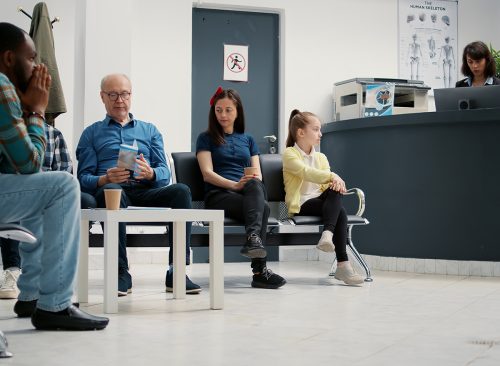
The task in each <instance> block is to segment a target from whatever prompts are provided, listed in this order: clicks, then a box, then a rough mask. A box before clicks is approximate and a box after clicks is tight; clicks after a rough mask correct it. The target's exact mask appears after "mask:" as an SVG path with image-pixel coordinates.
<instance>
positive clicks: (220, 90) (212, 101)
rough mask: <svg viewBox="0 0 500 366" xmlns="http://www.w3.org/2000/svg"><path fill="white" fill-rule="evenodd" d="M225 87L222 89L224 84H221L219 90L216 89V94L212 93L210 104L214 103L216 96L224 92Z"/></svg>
mask: <svg viewBox="0 0 500 366" xmlns="http://www.w3.org/2000/svg"><path fill="white" fill-rule="evenodd" d="M223 91H224V89H222V86H219V87H218V88H217V90H216V91H215V93H214V95H212V98H210V106H213V105H214V101H215V98H216V97H217V96H218V95H219V94H222V92H223Z"/></svg>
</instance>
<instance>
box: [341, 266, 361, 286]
mask: <svg viewBox="0 0 500 366" xmlns="http://www.w3.org/2000/svg"><path fill="white" fill-rule="evenodd" d="M335 278H336V279H337V280H339V281H344V283H345V284H347V285H360V284H362V283H363V282H364V281H365V279H364V278H363V276H361V275H359V274H357V273H356V272H354V269H353V268H352V266H351V263H347V264H346V265H343V266H340V267H339V266H337V270H336V271H335Z"/></svg>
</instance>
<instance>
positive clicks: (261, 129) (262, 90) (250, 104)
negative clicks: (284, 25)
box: [191, 8, 279, 153]
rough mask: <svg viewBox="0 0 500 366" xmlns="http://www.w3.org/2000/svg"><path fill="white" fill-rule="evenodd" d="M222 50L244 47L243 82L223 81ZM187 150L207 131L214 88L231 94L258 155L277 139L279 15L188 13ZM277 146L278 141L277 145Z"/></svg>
mask: <svg viewBox="0 0 500 366" xmlns="http://www.w3.org/2000/svg"><path fill="white" fill-rule="evenodd" d="M224 44H231V45H247V46H248V62H247V66H248V82H235V81H224V80H223V73H224V68H223V67H224V64H223V63H224ZM192 57H193V60H192V98H191V99H192V107H191V108H192V110H191V112H192V123H191V126H192V132H191V150H192V151H195V149H196V139H197V137H198V135H199V134H200V133H201V132H203V131H205V130H206V129H207V127H208V112H209V109H210V105H209V101H210V98H211V96H212V95H213V93H214V92H215V90H216V89H217V86H219V85H220V86H222V87H223V88H224V89H228V88H231V89H235V90H236V91H238V93H239V94H240V96H241V99H242V102H243V108H244V111H245V131H246V132H247V133H249V134H250V135H252V136H253V137H254V139H255V141H256V142H257V144H258V145H259V150H260V152H261V153H268V152H269V150H270V148H271V147H274V149H275V151H277V150H278V149H277V146H275V144H276V143H277V141H274V142H272V143H270V142H269V140H272V138H267V139H265V138H264V136H273V135H274V136H278V123H279V112H278V111H279V104H278V103H279V15H278V14H270V13H256V12H244V11H229V10H214V9H200V8H193V55H192ZM278 141H279V140H278Z"/></svg>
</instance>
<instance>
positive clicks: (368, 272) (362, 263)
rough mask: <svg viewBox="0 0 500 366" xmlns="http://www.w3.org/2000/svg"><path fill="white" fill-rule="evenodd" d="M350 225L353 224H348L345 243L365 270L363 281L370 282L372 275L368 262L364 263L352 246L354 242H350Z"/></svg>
mask: <svg viewBox="0 0 500 366" xmlns="http://www.w3.org/2000/svg"><path fill="white" fill-rule="evenodd" d="M352 227H353V225H349V226H348V229H347V245H348V246H349V248H350V249H351V252H352V254H353V255H354V257H355V258H356V260H357V261H358V263H359V264H360V265H361V266H362V267H363V269H364V270H365V273H366V278H365V282H372V281H373V278H372V275H371V272H370V268H368V264H366V262H365V260H364V259H363V257H362V256H361V255H360V254H359V252H358V250H357V249H356V247H355V246H354V243H353V242H352Z"/></svg>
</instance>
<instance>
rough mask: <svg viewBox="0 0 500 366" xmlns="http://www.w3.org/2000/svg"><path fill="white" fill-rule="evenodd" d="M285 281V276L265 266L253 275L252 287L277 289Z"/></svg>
mask: <svg viewBox="0 0 500 366" xmlns="http://www.w3.org/2000/svg"><path fill="white" fill-rule="evenodd" d="M285 283H286V280H285V279H284V278H283V277H281V276H280V275H278V274H276V273H273V271H271V270H270V269H267V267H264V269H263V270H262V272H261V273H259V274H254V275H253V280H252V287H257V288H272V289H276V288H279V287H281V286H283V285H284V284H285Z"/></svg>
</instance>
